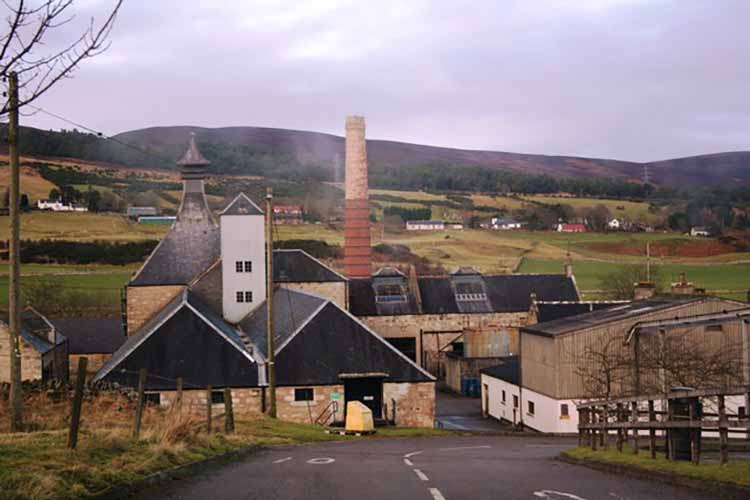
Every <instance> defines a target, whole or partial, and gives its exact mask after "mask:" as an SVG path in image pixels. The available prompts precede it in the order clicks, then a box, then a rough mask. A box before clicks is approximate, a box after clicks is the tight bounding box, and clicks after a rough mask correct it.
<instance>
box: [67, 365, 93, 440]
mask: <svg viewBox="0 0 750 500" xmlns="http://www.w3.org/2000/svg"><path fill="white" fill-rule="evenodd" d="M88 361H89V360H88V359H87V358H85V357H84V358H79V359H78V374H77V375H76V389H75V393H74V395H73V408H72V411H71V412H70V430H69V432H68V448H70V449H72V450H75V449H76V446H78V428H79V426H80V423H81V406H82V405H83V388H84V386H85V384H86V366H87V364H88Z"/></svg>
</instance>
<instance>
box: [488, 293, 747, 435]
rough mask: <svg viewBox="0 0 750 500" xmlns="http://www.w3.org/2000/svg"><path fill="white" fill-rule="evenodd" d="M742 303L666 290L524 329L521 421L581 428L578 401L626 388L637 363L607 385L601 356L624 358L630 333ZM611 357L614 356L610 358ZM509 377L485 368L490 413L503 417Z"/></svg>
mask: <svg viewBox="0 0 750 500" xmlns="http://www.w3.org/2000/svg"><path fill="white" fill-rule="evenodd" d="M741 307H743V304H742V303H740V302H735V301H732V300H724V299H719V298H714V297H705V296H686V295H666V296H659V297H652V298H649V299H645V300H636V301H634V302H631V303H627V304H621V305H614V306H612V307H608V308H604V309H599V310H594V311H592V312H587V313H583V314H578V315H573V316H566V317H562V318H559V319H553V320H551V321H546V322H542V323H538V324H534V325H528V326H525V327H523V328H521V330H520V345H519V349H518V355H519V360H520V362H519V365H518V370H519V371H518V374H517V380H518V384H515V387H514V388H513V390H515V391H517V392H518V394H519V398H520V402H519V404H520V409H521V410H520V412H519V414H518V422H519V423H523V424H524V425H525V426H527V427H530V428H532V429H536V430H539V431H543V432H553V433H573V432H576V431H577V425H578V414H577V412H576V411H575V404H576V402H577V401H580V400H584V399H593V398H603V397H605V396H606V394H607V393H609V394H610V395H614V394H621V392H619V391H626V381H627V380H630V379H628V378H627V377H629V376H630V375H631V374H632V368H627V369H622V370H620V371H618V372H617V374H618V376H619V377H620V378H617V379H616V382H613V383H611V384H610V385H609V386H607V387H602V386H601V385H600V384H597V381H600V380H602V376H601V375H602V374H601V370H602V369H603V368H602V365H601V364H600V363H599V361H600V360H601V359H602V356H604V357H609V356H612V357H614V358H617V359H621V360H623V366H624V365H627V366H631V367H632V363H630V364H628V363H627V360H626V358H625V357H624V356H625V355H626V354H627V353H628V352H629V349H630V347H628V346H627V344H626V343H625V341H626V339H627V336H628V332H630V330H631V329H632V328H633V327H634V326H635V325H637V324H639V323H643V322H648V321H657V320H665V319H672V320H674V319H675V318H688V317H693V316H696V315H701V314H715V313H721V312H724V311H731V310H736V309H738V308H741ZM607 359H609V358H607ZM508 384H509V381H508V380H507V377H506V378H499V379H498V378H496V377H494V376H493V375H492V374H491V373H487V372H485V373H482V391H483V392H486V393H483V403H486V406H485V412H486V413H487V414H488V415H490V416H493V417H495V418H505V417H503V416H502V411H503V408H502V402H501V393H500V391H502V390H506V391H508V390H510V389H509V387H508Z"/></svg>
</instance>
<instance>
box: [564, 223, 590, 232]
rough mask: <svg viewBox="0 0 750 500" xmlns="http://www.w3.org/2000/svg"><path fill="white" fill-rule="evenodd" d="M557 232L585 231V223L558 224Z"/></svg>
mask: <svg viewBox="0 0 750 500" xmlns="http://www.w3.org/2000/svg"><path fill="white" fill-rule="evenodd" d="M557 232H558V233H585V232H586V225H585V224H558V225H557Z"/></svg>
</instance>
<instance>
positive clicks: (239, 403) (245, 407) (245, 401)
mask: <svg viewBox="0 0 750 500" xmlns="http://www.w3.org/2000/svg"><path fill="white" fill-rule="evenodd" d="M216 390H217V391H223V389H216ZM160 394H161V398H160V399H161V400H160V403H161V406H163V407H165V408H169V407H170V406H171V405H172V403H173V402H174V400H175V398H176V397H177V391H160ZM206 402H207V401H206V391H205V390H203V389H190V390H183V391H182V409H183V410H184V411H187V412H190V413H195V414H198V415H205V414H206ZM262 408H263V391H262V389H260V388H249V389H248V388H241V389H232V410H233V411H234V414H235V415H236V416H259V415H261V414H262ZM212 413H213V415H220V414H222V413H224V403H219V404H215V405H212Z"/></svg>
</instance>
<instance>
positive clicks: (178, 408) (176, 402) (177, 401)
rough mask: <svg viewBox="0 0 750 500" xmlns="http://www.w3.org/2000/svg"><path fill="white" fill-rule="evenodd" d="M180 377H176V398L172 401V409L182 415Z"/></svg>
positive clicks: (181, 383) (181, 384)
mask: <svg viewBox="0 0 750 500" xmlns="http://www.w3.org/2000/svg"><path fill="white" fill-rule="evenodd" d="M183 384H184V383H183V381H182V377H177V396H176V397H175V400H174V409H175V411H176V412H177V413H178V414H180V415H181V414H182V386H183Z"/></svg>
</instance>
